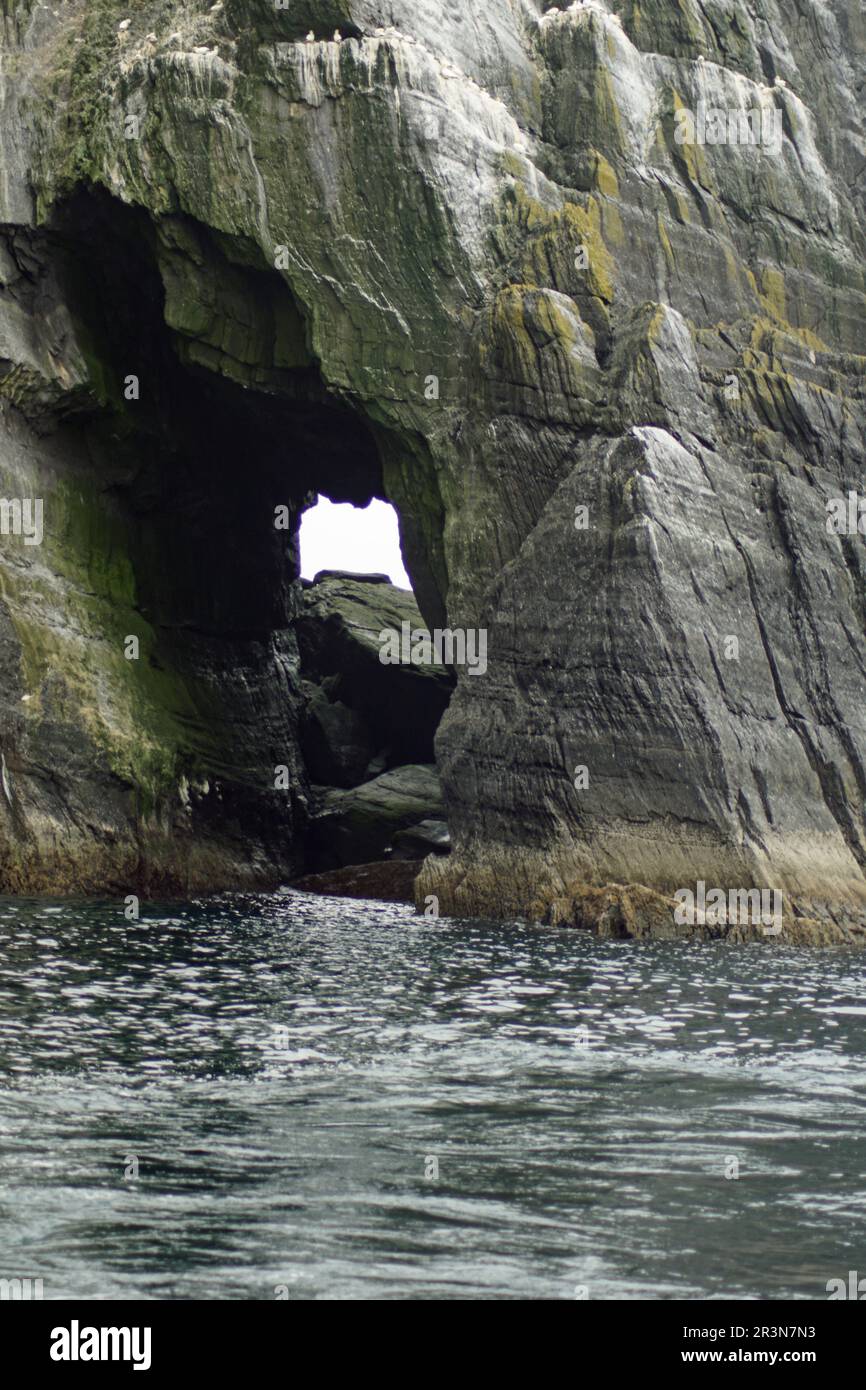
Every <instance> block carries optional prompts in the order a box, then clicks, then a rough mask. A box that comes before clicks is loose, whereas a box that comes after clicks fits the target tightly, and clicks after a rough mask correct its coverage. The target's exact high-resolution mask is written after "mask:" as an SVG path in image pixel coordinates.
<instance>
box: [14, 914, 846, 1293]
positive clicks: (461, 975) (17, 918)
mask: <svg viewBox="0 0 866 1390" xmlns="http://www.w3.org/2000/svg"><path fill="white" fill-rule="evenodd" d="M146 916H147V920H144V919H142V921H141V922H138V923H130V922H126V921H125V920H124V918H123V915H122V910H121V909H120V908H119V907H118V906H117V904H110V905H100V904H96V905H95V904H92V903H88V904H86V905H78V904H68V903H63V904H60V903H58V904H54V903H47V902H31V901H21V900H17V901H11V900H0V1265H2V1267H0V1277H7V1278H12V1277H20V1278H24V1277H30V1278H42V1279H43V1286H44V1296H45V1297H46V1298H62V1297H73V1298H128V1297H134V1298H160V1299H164V1298H217V1299H242V1298H265V1299H273V1298H275V1297H277V1296H286V1295H287V1296H288V1297H289V1298H322V1297H331V1298H382V1297H384V1298H413V1297H423V1298H514V1297H539V1298H554V1299H560V1298H566V1299H572V1298H575V1297H581V1296H583V1293H582V1291H584V1290H585V1294H586V1296H588V1297H589V1298H593V1299H604V1298H623V1297H625V1298H706V1297H726V1296H728V1297H742V1296H747V1297H754V1298H774V1297H775V1298H826V1289H825V1286H826V1282H827V1280H828V1279H830V1278H834V1277H837V1276H842V1277H845V1276H847V1271H848V1270H849V1269H857V1270H859V1271H860V1272H861V1274H866V1135H864V1099H866V1045H864V1018H866V976H864V967H866V959H864V957H863V956H862V955H860V954H857V953H854V952H850V951H843V950H834V951H830V950H823V951H821V950H814V951H805V950H794V949H789V948H780V947H778V946H775V945H755V946H727V947H726V946H723V945H717V946H713V945H695V946H684V945H678V944H671V943H659V944H653V945H637V944H633V943H619V942H616V943H613V942H611V943H603V942H597V941H594V940H592V939H590V938H588V937H586V936H584V935H582V934H579V933H576V932H569V931H554V930H551V929H549V928H544V929H539V928H532V927H527V926H521V925H513V926H504V927H503V926H502V925H495V926H494V925H490V924H487V923H478V922H453V921H444V920H443V921H440V922H435V921H429V920H425V919H423V918H416V917H414V916H413V915H412V913H411V909H409V908H403V907H399V906H393V905H390V904H389V905H385V904H375V903H358V902H349V901H340V900H336V899H322V898H314V897H311V896H308V895H305V894H299V893H292V892H281V893H274V894H268V895H262V896H245V897H237V896H233V897H231V898H220V899H216V900H210V901H207V902H199V903H192V904H184V905H182V906H170V907H163V908H160V909H155V908H153V907H150V908H148V909H146ZM133 1159H135V1160H137V1163H138V1177H137V1178H134V1177H131V1176H126V1175H127V1174H128V1173H130V1174H131V1173H132V1172H133V1171H134V1165H133V1162H132V1160H133ZM732 1160H737V1162H738V1164H739V1177H737V1178H734V1177H729V1176H726V1174H728V1173H732V1172H733V1171H734V1164H733V1163H732ZM437 1166H438V1178H437V1177H436V1176H435V1172H436V1168H437ZM278 1291H279V1293H278Z"/></svg>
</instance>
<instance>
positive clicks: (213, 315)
mask: <svg viewBox="0 0 866 1390" xmlns="http://www.w3.org/2000/svg"><path fill="white" fill-rule="evenodd" d="M48 236H49V240H50V242H51V246H50V260H51V263H52V264H53V266H54V267H56V271H57V277H58V283H59V286H60V291H61V294H62V297H63V300H64V302H65V304H66V306H68V310H69V315H70V321H71V324H72V325H73V327H74V333H75V338H76V340H77V342H78V344H79V346H80V349H81V354H82V359H83V361H84V363H85V364H86V372H85V371H84V370H82V381H81V385H80V387H78V388H76V391H75V393H74V395H71V396H70V400H69V401H68V402H67V404H66V406H65V408H64V413H63V415H62V417H58V418H56V419H55V420H54V422H53V424H52V428H56V429H59V430H60V431H61V432H62V433H63V435H64V437H65V438H66V440H67V441H68V445H69V447H68V448H67V450H66V458H67V464H66V468H67V475H66V476H64V478H63V479H62V480H61V485H62V487H63V488H64V489H65V490H66V491H67V493H72V494H74V497H75V508H76V509H77V511H76V515H77V514H78V513H79V512H81V513H82V514H84V522H83V524H84V525H85V527H86V531H87V534H86V537H85V539H84V546H85V549H86V550H87V554H86V555H85V556H83V557H82V558H83V568H84V570H85V575H84V579H83V588H84V590H85V591H86V595H87V604H88V608H89V609H90V610H92V612H93V622H92V629H93V632H94V633H96V632H98V633H99V638H98V642H99V643H101V644H102V647H104V648H105V652H102V650H101V649H100V648H99V646H98V645H93V644H91V654H90V655H88V656H87V657H86V658H84V659H86V660H87V661H89V662H91V663H92V665H93V668H94V680H93V685H94V689H95V690H97V692H98V693H97V696H96V697H95V698H98V700H99V701H100V702H101V707H100V718H101V720H102V725H103V728H104V732H105V736H106V739H107V740H109V741H110V739H111V737H112V736H113V733H114V727H115V725H116V724H119V721H120V719H121V713H120V712H121V710H124V711H127V712H129V711H132V718H133V719H134V721H135V724H134V728H133V729H130V728H129V727H128V725H129V713H127V714H125V715H124V716H123V717H124V718H125V719H126V721H127V725H126V726H125V727H124V728H123V737H124V745H123V758H124V761H122V766H121V767H120V771H119V772H118V774H117V775H118V777H119V780H120V782H121V796H122V798H123V799H124V801H125V802H126V804H127V805H129V804H130V802H131V804H132V805H133V806H134V808H135V810H134V817H135V821H134V824H135V831H134V833H135V835H136V841H137V845H138V847H139V850H140V854H141V862H142V865H143V868H142V870H141V872H142V875H143V876H144V877H146V878H148V879H149V880H150V881H151V882H153V881H161V882H162V883H164V884H165V885H166V886H169V885H173V884H175V883H176V882H178V881H180V882H182V883H183V886H184V887H185V888H187V889H190V888H192V889H200V888H213V889H216V888H220V887H224V886H225V887H228V886H238V885H241V884H244V883H261V882H266V881H270V882H274V881H278V880H286V879H294V878H297V877H299V876H300V875H302V874H304V873H308V872H315V871H319V870H330V869H334V868H343V867H348V866H351V865H353V864H358V863H362V862H373V861H383V860H384V859H386V858H387V856H389V855H392V854H393V855H394V856H405V858H406V860H407V861H408V860H409V859H410V858H420V857H423V852H424V851H426V850H427V849H429V848H439V849H441V848H442V847H443V845H444V844H445V843H446V841H447V829H446V827H445V826H444V811H443V807H442V799H441V792H440V789H439V781H438V777H437V774H436V768H435V753H434V737H435V733H436V729H437V726H438V723H439V721H440V719H441V716H442V714H443V713H444V711H445V709H446V707H447V705H448V702H449V699H450V695H451V692H452V690H453V686H454V677H453V673H452V672H451V671H449V670H446V669H444V668H439V667H432V666H419V665H416V664H411V663H407V664H396V665H395V664H385V663H384V662H383V661H382V660H381V659H380V652H381V650H382V634H383V632H388V631H392V632H397V633H402V631H404V630H405V628H407V627H408V628H409V629H410V631H416V630H417V629H419V628H424V627H426V626H428V624H427V623H425V621H424V618H423V617H422V615H421V612H420V611H419V608H418V606H417V604H416V601H415V597H414V595H413V593H412V587H413V585H412V584H411V582H410V575H411V577H412V579H417V580H418V581H419V582H418V584H417V586H414V587H417V590H418V593H419V595H420V594H422V593H423V594H424V595H425V596H426V606H427V611H428V612H430V611H431V610H432V611H433V612H434V613H435V612H436V608H437V605H438V606H439V607H441V598H439V595H438V587H437V584H436V582H435V581H434V580H433V578H432V572H431V570H430V569H429V568H428V567H426V562H425V551H424V545H423V544H422V542H421V540H420V539H419V537H420V536H421V531H420V529H419V528H417V527H416V525H415V521H414V519H413V517H412V516H411V515H409V514H408V513H407V512H405V511H404V512H403V513H401V516H400V530H401V531H403V533H404V534H403V542H404V553H405V554H406V555H407V565H406V568H404V567H403V562H402V558H401V556H400V544H399V538H398V534H397V527H398V518H397V514H396V512H395V511H394V509H393V507H391V505H390V503H389V501H388V498H387V493H386V488H385V484H384V480H383V464H382V459H383V457H384V456H385V454H386V453H387V452H388V451H390V452H391V453H392V454H393V451H394V450H395V448H397V449H399V447H400V441H396V440H394V439H393V438H389V437H387V435H386V433H385V431H384V430H383V427H382V425H381V424H375V425H374V424H372V423H371V422H370V421H368V420H367V418H366V417H365V415H364V413H363V411H362V410H361V409H360V408H359V406H358V404H357V403H356V402H354V401H353V400H351V399H349V398H347V397H346V395H345V394H344V393H337V392H334V391H332V390H330V389H329V387H328V386H327V384H326V383H325V382H324V381H323V379H322V375H321V372H320V370H319V364H318V361H317V359H316V357H315V354H314V352H313V350H312V347H311V333H310V330H309V325H308V324H307V322H306V320H305V316H304V313H303V311H302V308H301V307H300V306H299V305H298V304H297V303H296V302H295V300H294V298H293V295H292V293H291V291H290V288H289V286H288V285H287V284H286V282H285V280H284V278H283V277H282V276H280V275H279V274H278V273H277V272H275V270H274V269H273V268H272V267H270V266H268V265H267V264H266V263H264V262H263V259H262V256H261V253H260V251H259V250H258V248H256V247H255V246H252V245H248V244H244V243H241V242H239V241H238V240H236V239H234V240H232V239H229V238H226V237H224V236H222V235H221V234H219V233H217V232H214V231H213V230H212V229H209V228H206V227H203V226H201V225H199V224H197V223H195V222H193V221H191V220H190V219H189V218H187V217H186V216H184V215H182V214H173V215H171V216H165V217H163V218H161V219H160V220H159V221H156V222H154V221H152V220H151V219H150V218H149V217H148V216H147V215H146V214H145V213H144V212H142V211H140V210H137V209H135V208H131V207H128V206H126V205H125V204H122V203H120V202H118V201H117V200H116V199H113V198H111V197H110V196H109V195H107V194H105V193H104V192H102V191H100V190H94V189H80V190H78V191H77V192H76V193H75V194H74V195H72V196H71V197H70V198H69V199H68V200H67V201H66V202H65V204H64V205H63V206H62V207H60V208H59V209H58V210H57V213H56V215H55V217H54V219H53V222H52V226H51V228H50V231H49V233H48ZM316 499H321V500H319V501H318V502H317V500H316ZM346 507H348V510H349V513H355V509H363V510H361V511H360V512H358V513H356V515H355V517H354V521H355V524H357V517H358V516H360V519H361V526H362V530H363V529H366V531H367V536H366V541H367V542H370V540H371V539H372V541H373V544H372V546H370V545H369V544H368V546H367V549H366V550H365V552H364V553H365V554H369V555H371V559H372V563H373V568H374V570H375V571H376V572H375V573H369V572H367V573H366V576H365V575H364V574H362V575H360V576H359V575H354V576H352V575H346V574H344V573H343V574H341V573H328V572H327V571H329V570H337V571H345V570H347V569H354V568H362V569H363V570H365V571H366V570H368V564H367V561H364V563H363V565H359V564H358V562H357V560H356V561H354V562H352V563H348V562H347V561H348V560H349V559H350V556H351V554H352V552H351V551H350V550H349V548H348V547H347V546H345V545H344V546H342V547H341V545H340V538H339V536H334V534H333V532H332V534H331V540H332V541H334V540H336V542H337V543H336V546H335V548H334V549H333V550H322V551H321V552H320V553H321V555H322V557H324V562H321V561H320V562H316V561H315V560H311V561H310V564H311V565H312V566H314V570H315V572H318V571H321V570H325V571H326V572H325V573H324V574H321V573H319V577H318V579H315V573H314V574H312V575H309V576H307V577H304V576H303V575H302V569H303V568H304V562H303V556H304V552H305V550H306V547H307V539H306V535H307V532H306V528H307V527H309V526H312V528H313V529H312V532H311V533H310V534H311V535H313V536H315V534H316V527H317V525H318V526H319V527H320V528H321V521H322V520H324V521H327V515H328V512H329V509H330V515H331V517H332V518H333V516H334V514H335V513H337V512H339V513H340V515H342V514H343V511H344V509H345V508H346ZM321 508H324V513H321V512H320V509H321ZM305 518H306V520H305ZM370 523H372V527H373V528H376V529H375V530H373V529H371V527H370ZM377 536H378V540H377V539H376V537H377ZM326 539H327V537H326V534H325V533H321V530H320V535H319V541H321V542H324V541H325V540H326ZM76 544H78V542H76ZM406 546H408V549H406ZM331 556H333V559H331V558H330V557H331ZM115 570H116V571H117V574H115ZM382 571H385V573H382ZM118 576H119V577H118ZM392 581H393V582H392ZM432 621H433V623H435V622H437V621H438V616H434V618H433V620H432ZM431 625H432V624H431ZM130 634H131V635H134V636H136V637H137V638H138V646H137V650H140V657H138V658H137V659H136V662H135V663H132V662H128V663H124V662H123V661H122V660H120V659H119V658H118V657H117V656H116V655H115V653H114V647H115V646H120V645H121V644H122V643H123V642H124V641H125V640H126V639H127V637H128V635H130ZM106 673H109V674H106ZM83 684H86V682H83ZM139 744H140V745H141V746H142V747H147V749H148V762H147V767H146V769H145V771H144V772H141V771H140V766H139V765H140V761H141V760H140V759H139V761H138V763H137V761H136V759H137V756H138V755H137V752H136V749H137V746H138V745H139ZM129 750H132V751H131V752H130V751H129ZM111 751H112V750H111V749H110V750H109V752H110V753H111ZM120 763H121V759H120V757H117V758H115V765H117V764H120ZM145 784H146V785H145ZM130 790H131V791H132V793H133V796H132V797H131V798H130V797H129V791H130ZM119 815H120V812H118V816H119ZM419 826H421V827H426V829H424V828H422V829H421V830H419V829H418V827H419ZM401 837H402V838H401ZM425 837H426V838H425Z"/></svg>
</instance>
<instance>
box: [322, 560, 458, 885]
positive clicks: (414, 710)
mask: <svg viewBox="0 0 866 1390" xmlns="http://www.w3.org/2000/svg"><path fill="white" fill-rule="evenodd" d="M404 623H409V624H410V626H411V628H412V630H413V631H417V630H418V629H424V622H423V619H422V617H421V614H420V612H419V610H418V606H417V604H416V602H415V599H414V596H413V595H412V594H411V593H410V592H408V591H407V590H404V589H399V588H397V587H396V586H395V585H394V584H392V583H390V581H389V579H388V576H387V575H381V574H367V575H361V574H352V573H348V572H345V571H338V570H337V571H334V570H332V571H323V572H322V573H320V574H318V575H317V576H316V578H315V580H314V581H312V582H310V581H307V582H305V584H304V593H303V607H302V610H301V612H300V614H299V616H298V618H297V621H296V632H297V636H298V646H299V651H300V658H301V676H302V690H303V694H304V706H303V712H302V718H301V749H302V752H303V755H304V760H305V762H306V766H307V770H308V773H309V775H310V778H311V781H312V796H313V814H312V817H311V821H310V826H309V831H308V836H307V852H306V856H305V859H306V863H307V867H308V872H310V873H313V874H323V873H326V872H328V871H334V870H336V871H342V870H345V869H348V868H351V867H352V866H357V865H364V864H371V863H379V862H382V861H384V860H386V859H388V858H393V862H394V863H397V862H402V863H404V864H405V863H406V862H407V861H411V860H419V859H422V858H424V857H425V856H426V855H427V854H429V853H437V854H441V853H447V852H448V849H449V848H450V841H449V837H448V828H447V824H446V822H445V812H444V805H443V801H442V791H441V786H440V783H439V777H438V774H437V772H436V766H435V753H434V739H435V734H436V729H437V727H438V725H439V721H440V719H441V718H442V715H443V714H444V712H445V709H446V707H447V705H448V701H449V699H450V696H451V692H452V689H453V676H452V674H451V673H450V672H449V671H448V670H447V669H446V668H445V667H442V666H436V665H433V664H413V665H406V666H390V665H384V664H383V663H382V661H381V660H380V651H381V645H382V644H381V635H382V633H383V631H386V630H397V631H400V629H401V626H402V625H403V624H404ZM395 872H397V873H398V876H400V881H401V883H402V882H403V881H404V880H406V872H405V869H404V870H400V871H395ZM329 882H330V883H331V885H332V886H333V887H336V888H339V886H340V882H341V879H340V878H339V877H338V878H337V879H336V880H330V881H329ZM309 886H311V887H315V888H317V889H318V891H323V889H322V886H321V885H319V884H315V885H314V884H310V885H309Z"/></svg>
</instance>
